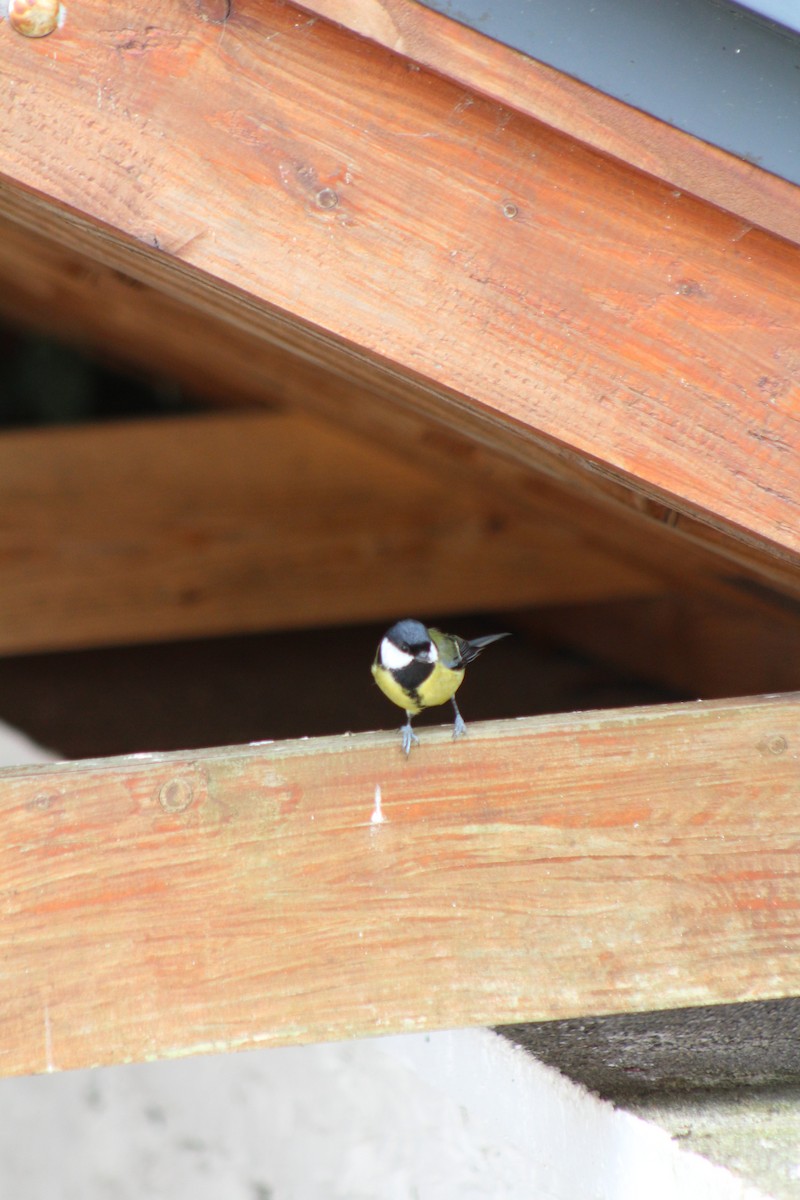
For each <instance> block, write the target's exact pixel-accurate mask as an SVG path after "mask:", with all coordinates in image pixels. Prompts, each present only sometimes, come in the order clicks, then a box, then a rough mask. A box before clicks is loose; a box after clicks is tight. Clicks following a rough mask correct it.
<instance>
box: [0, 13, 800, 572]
mask: <svg viewBox="0 0 800 1200" xmlns="http://www.w3.org/2000/svg"><path fill="white" fill-rule="evenodd" d="M203 15H204V14H203V10H202V6H201V7H200V8H196V7H194V6H189V5H186V6H178V5H173V4H168V3H166V2H165V3H161V4H157V5H156V6H155V8H152V7H151V8H149V9H148V10H147V12H145V11H144V10H138V11H135V12H133V13H132V12H131V10H130V9H129V7H128V6H126V5H123V4H122V3H121V0H115V2H113V3H101V2H100V0H86V3H84V4H82V5H81V6H80V9H76V10H75V11H74V12H73V13H72V14H71V15H70V14H69V13H68V14H67V20H66V21H65V24H64V26H63V28H62V29H60V30H58V31H57V32H56V33H54V34H53V35H52V36H51V37H50V38H46V39H42V40H41V41H40V42H31V41H26V40H24V39H21V38H19V37H17V36H16V35H15V34H14V33H13V31H11V30H10V28H9V27H8V24H7V23H5V24H3V25H0V76H2V78H3V79H5V80H6V81H10V80H13V81H14V86H13V88H12V87H9V88H8V96H9V103H7V104H5V105H3V106H0V172H2V174H3V175H4V176H5V180H6V181H5V183H4V184H3V185H2V186H0V212H2V213H4V214H5V216H6V217H7V218H8V219H9V220H11V221H12V222H14V223H17V224H20V225H23V226H24V227H26V228H28V229H29V230H31V231H33V232H34V233H36V234H42V235H44V236H51V237H55V238H56V239H57V240H59V241H61V242H64V243H66V244H68V245H69V246H71V247H72V248H77V249H79V250H83V251H84V252H85V253H86V254H88V255H89V256H94V257H96V258H100V259H101V260H103V261H105V262H107V263H109V264H110V265H112V266H115V267H119V268H121V269H123V270H124V271H125V272H126V273H128V274H129V275H132V276H134V277H136V278H140V279H143V280H145V281H147V282H150V283H152V284H154V285H156V286H157V287H158V288H160V289H161V290H163V291H166V292H168V293H169V294H171V295H174V296H179V297H180V298H181V299H182V301H183V302H184V303H186V304H189V305H191V306H193V307H195V308H196V309H198V310H200V311H202V312H206V313H213V314H214V316H215V318H217V319H219V320H221V321H223V322H227V323H228V324H230V325H231V326H232V327H234V328H240V329H241V328H245V329H247V330H249V331H250V332H252V333H253V334H255V335H257V337H258V338H260V339H262V341H263V342H264V343H265V344H270V345H272V346H273V347H274V346H276V345H277V346H278V347H279V348H281V349H282V350H283V351H289V352H291V353H292V354H294V355H295V356H296V357H297V358H299V359H300V360H301V361H304V362H307V361H310V362H312V363H314V364H317V365H320V366H322V367H324V368H325V370H327V371H329V372H331V373H332V374H334V375H336V376H337V377H338V378H339V379H341V378H343V377H349V378H350V380H351V389H352V391H353V392H354V393H356V392H357V391H358V389H359V385H360V384H361V383H362V382H364V383H367V384H368V385H369V386H370V387H371V388H372V389H373V390H378V391H381V390H382V393H383V395H384V396H385V398H386V401H387V402H388V401H392V402H396V403H399V404H403V405H408V406H414V407H415V408H416V409H417V410H418V411H421V412H425V413H427V414H428V415H429V416H430V417H431V418H433V419H434V420H435V421H436V422H438V423H439V424H440V425H444V426H449V427H453V428H457V429H458V430H459V431H460V432H461V433H464V434H466V435H467V436H468V437H470V438H471V439H473V440H475V441H478V442H482V443H484V444H491V445H493V446H495V447H497V448H499V449H501V450H503V452H505V453H507V454H509V455H511V456H513V457H514V458H515V459H516V460H517V461H518V462H526V463H528V464H531V465H536V466H537V467H539V468H542V469H544V470H547V471H549V472H551V473H553V474H554V475H557V476H559V477H562V478H563V477H564V476H565V475H566V476H567V477H568V478H571V477H572V475H574V474H578V475H579V476H581V478H582V480H583V481H584V483H585V484H587V485H589V486H591V485H592V484H593V483H595V482H596V484H597V486H598V487H599V488H600V489H601V490H602V488H603V487H605V486H607V485H609V484H610V486H612V487H613V488H617V489H620V490H623V491H624V490H626V489H627V495H628V497H629V499H630V500H631V501H632V502H636V500H638V497H639V495H640V493H644V494H645V495H646V496H647V497H649V498H651V499H653V498H654V499H656V500H657V501H659V502H665V503H666V504H667V505H669V506H670V507H672V508H673V509H674V510H675V511H676V512H677V513H679V514H681V515H683V514H689V516H690V517H692V518H695V519H698V520H700V521H701V522H703V523H705V524H706V525H707V526H709V527H712V528H713V529H715V530H717V531H721V533H722V534H723V536H724V537H725V538H728V539H730V538H731V537H735V538H739V539H741V540H742V542H743V543H744V544H745V545H746V546H757V547H759V548H760V549H761V550H763V551H765V552H766V553H768V554H772V555H775V556H778V557H783V558H784V560H785V561H787V562H789V563H790V564H792V566H793V568H794V569H795V570H796V566H797V563H798V561H800V533H798V530H799V529H800V520H798V518H799V517H800V481H799V480H798V473H797V471H796V458H797V450H798V427H797V419H796V407H797V396H798V387H797V372H798V361H799V360H798V343H797V333H796V331H797V328H798V316H799V315H800V296H799V295H798V292H797V288H796V279H797V274H798V266H800V250H798V248H796V247H790V246H787V244H786V243H785V242H782V241H781V240H780V239H778V238H775V237H772V236H769V235H766V234H764V233H761V232H759V231H757V230H753V229H752V227H751V223H750V222H747V221H743V220H742V219H739V218H734V217H732V216H729V215H725V214H723V213H721V212H719V211H717V210H715V209H713V208H711V207H710V206H708V205H707V204H703V203H701V202H699V201H697V200H695V199H692V198H690V197H687V196H685V195H678V194H676V192H675V190H674V189H670V187H668V186H667V185H665V184H662V183H659V182H657V181H655V180H653V179H651V178H648V177H646V176H644V175H643V174H638V173H636V172H635V171H633V170H631V169H630V168H627V167H625V166H624V165H622V164H621V163H619V162H615V161H612V160H611V159H610V158H609V157H607V156H606V155H603V154H600V153H597V152H594V151H592V150H589V149H587V148H586V147H584V146H582V145H579V144H578V143H577V142H575V141H574V140H572V139H570V138H568V137H566V136H565V135H563V134H561V133H559V132H557V131H554V130H552V129H549V128H546V127H544V126H543V125H542V124H541V123H539V122H537V121H534V120H532V119H531V118H529V117H527V116H524V115H522V114H518V113H515V112H512V111H510V110H509V109H507V108H503V107H501V106H499V105H498V104H496V103H494V102H491V101H488V100H486V99H484V98H481V97H480V96H478V95H477V94H474V93H470V92H466V91H465V90H464V88H463V86H461V85H457V84H454V83H452V82H450V81H448V80H446V79H443V78H441V77H439V76H436V75H434V74H432V73H428V72H426V71H422V70H416V69H411V67H410V66H409V64H408V62H407V61H405V60H404V59H402V58H400V57H398V56H395V55H392V54H391V53H389V52H387V51H385V50H383V49H382V48H380V47H378V46H376V45H374V44H372V43H369V42H367V41H365V40H364V39H361V38H358V37H356V36H355V35H353V34H351V33H348V32H347V31H344V30H342V29H340V28H337V27H335V26H332V25H329V24H327V23H326V22H324V21H321V20H316V21H315V20H314V19H313V18H308V17H306V16H304V15H301V14H300V13H299V12H298V11H297V10H295V9H293V8H292V7H290V6H287V5H280V4H277V3H263V2H259V3H255V0H242V3H240V4H238V5H236V6H235V7H234V8H233V10H232V13H231V16H230V19H229V20H227V21H226V22H224V23H223V24H215V23H213V22H212V21H208V20H204V19H203ZM64 111H68V112H69V115H70V119H69V120H68V121H64V120H63V119H62V117H61V114H62V113H63V112H64ZM26 186H29V187H31V188H34V189H38V191H39V193H41V194H40V195H39V196H38V197H37V196H35V195H33V194H31V193H29V192H27V191H26V190H25V188H26ZM42 196H44V197H46V199H43V198H42ZM62 203H63V204H66V205H69V206H72V211H71V212H65V211H64V210H63V209H61V208H60V207H59V205H60V204H62ZM325 400H326V398H325V397H323V398H322V399H321V401H320V403H324V402H325ZM355 403H356V404H358V399H356V400H355ZM347 404H348V399H347V396H345V398H344V400H339V399H338V398H337V402H336V403H335V404H334V403H333V401H329V404H328V411H329V413H330V414H332V415H336V416H340V414H341V411H342V409H344V408H346V407H347Z"/></svg>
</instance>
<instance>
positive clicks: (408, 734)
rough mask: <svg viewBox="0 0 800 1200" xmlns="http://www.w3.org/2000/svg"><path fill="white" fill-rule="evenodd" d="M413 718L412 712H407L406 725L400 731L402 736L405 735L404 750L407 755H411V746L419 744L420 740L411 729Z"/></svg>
mask: <svg viewBox="0 0 800 1200" xmlns="http://www.w3.org/2000/svg"><path fill="white" fill-rule="evenodd" d="M411 716H412V714H411V713H410V712H406V723H405V725H404V726H403V727H402V729H401V730H400V732H401V734H402V735H403V749H404V751H405V752H406V754H410V753H411V746H412V744H413V743H414V742H419V738H418V737H417V735H416V734H415V733H414V730H413V729H412V728H411Z"/></svg>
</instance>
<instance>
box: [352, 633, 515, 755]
mask: <svg viewBox="0 0 800 1200" xmlns="http://www.w3.org/2000/svg"><path fill="white" fill-rule="evenodd" d="M509 636H510V635H509V634H508V633H490V634H489V635H488V636H487V637H479V638H473V639H472V641H467V640H466V638H462V637H458V635H457V634H454V633H442V632H441V631H440V630H439V629H428V628H427V626H425V625H423V624H422V622H421V621H415V620H412V619H410V618H406V619H405V620H403V621H397V622H396V624H394V625H393V626H392V627H391V629H389V630H388V631H387V633H385V634H384V636H383V638H382V639H381V643H380V645H379V646H378V650H377V653H376V655H375V661H374V662H373V664H372V675H373V678H374V680H375V682H376V683H377V685H378V687H379V688H380V689H381V691H382V692H383V694H384V695H385V696H388V698H389V699H390V700H391V701H392V702H393V703H394V704H397V705H398V706H399V707H400V708H403V709H405V713H406V723H405V725H404V726H403V727H402V729H401V731H400V732H401V734H402V739H403V750H404V751H405V753H406V754H410V752H411V746H412V744H413V743H414V742H419V738H418V737H417V735H416V733H415V732H414V730H413V729H412V728H411V718H412V717H413V716H415V715H416V714H417V713H419V712H422V710H423V709H424V708H432V707H434V706H435V705H437V704H446V703H447V701H448V700H449V701H450V703H451V704H452V705H453V711H454V713H455V721H454V724H453V737H454V738H458V737H463V735H464V734H465V733H466V732H467V727H466V725H465V724H464V718H463V717H462V716H461V713H460V712H459V711H458V705H457V704H456V696H455V694H456V691H457V689H458V687H459V685H460V684H461V681H462V679H463V678H464V668H465V667H466V665H467V663H471V662H472V661H473V659H475V658H477V657H478V655H479V654H480V653H481V651H482V650H483V649H485V647H486V646H488V645H490V644H491V643H492V642H497V641H499V640H500V638H504V637H509Z"/></svg>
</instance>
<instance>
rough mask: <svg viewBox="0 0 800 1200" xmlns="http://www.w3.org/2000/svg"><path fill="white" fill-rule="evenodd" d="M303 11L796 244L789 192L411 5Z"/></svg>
mask: <svg viewBox="0 0 800 1200" xmlns="http://www.w3.org/2000/svg"><path fill="white" fill-rule="evenodd" d="M302 7H303V8H304V9H307V10H308V11H309V12H313V13H317V14H318V15H319V16H321V17H326V18H327V19H328V20H332V21H336V22H337V23H338V24H340V25H344V26H345V27H346V28H347V29H351V30H353V32H355V33H360V34H363V35H364V36H365V37H368V38H371V39H372V40H373V41H376V42H378V43H379V44H380V45H382V46H386V47H387V48H388V49H390V50H395V51H397V52H398V53H399V54H403V55H405V56H406V57H407V58H410V59H412V60H413V61H414V62H416V63H420V64H421V65H423V66H426V67H430V68H432V69H433V70H435V71H439V72H440V73H441V74H442V75H445V76H447V77H448V78H449V79H455V80H458V82H459V83H462V84H464V85H465V86H466V87H468V88H470V89H474V90H475V91H477V92H481V93H483V94H484V95H486V96H490V97H491V98H492V99H494V100H499V101H500V102H501V103H502V104H504V105H508V106H509V107H510V108H513V109H516V110H517V111H519V112H524V113H527V114H528V116H531V117H535V118H536V119H537V120H538V121H543V122H544V123H545V124H546V125H549V126H551V127H552V128H553V129H558V130H560V131H561V132H562V133H566V134H568V135H569V136H570V137H573V138H577V139H578V141H580V142H583V143H585V144H586V145H588V146H593V147H594V148H595V149H597V150H602V151H604V152H605V153H607V154H613V155H614V157H615V158H619V159H621V160H622V161H623V162H626V163H630V165H631V166H634V167H637V168H639V169H640V170H642V171H647V172H648V174H650V175H654V176H656V178H658V179H663V180H664V181H665V182H667V183H670V184H672V185H673V186H674V187H678V188H681V189H682V190H684V191H687V192H691V193H692V195H694V196H699V197H700V198H701V199H703V200H708V201H709V202H710V203H711V204H715V205H717V206H718V207H719V208H724V209H726V210H727V211H728V212H731V213H736V214H737V215H738V216H740V217H744V218H745V219H746V220H748V221H752V222H753V224H754V225H759V226H761V228H763V229H769V230H771V231H772V232H773V233H777V234H779V235H780V236H781V237H785V238H789V239H790V240H791V241H793V242H800V201H799V200H798V189H797V187H796V186H795V185H794V184H792V183H789V182H788V181H787V180H785V179H781V178H779V177H778V176H777V175H771V174H769V172H767V171H763V170H761V169H760V168H759V167H757V166H755V165H754V164H753V163H750V162H745V161H744V160H743V159H740V158H736V157H735V155H733V154H728V153H726V151H724V150H720V149H719V148H718V147H716V146H711V145H709V144H708V143H706V142H702V141H700V140H699V138H695V137H692V136H691V135H690V134H688V133H684V132H683V130H681V129H676V128H675V127H674V126H672V125H667V124H665V122H663V121H660V120H658V119H657V118H656V117H652V116H650V115H649V114H648V113H645V112H642V111H641V110H640V109H636V108H632V107H631V106H630V105H627V104H623V103H622V102H621V101H619V100H615V99H614V97H613V96H606V95H604V94H603V92H599V91H597V90H596V89H595V88H592V87H589V86H588V85H587V84H585V83H581V82H580V80H578V79H573V78H571V77H570V76H569V75H564V74H562V72H561V71H556V70H555V69H554V68H553V67H549V66H547V64H546V63H541V62H537V61H536V59H532V58H529V57H528V56H527V55H524V54H521V53H520V52H519V51H517V50H513V49H511V48H510V47H508V46H503V45H502V44H501V43H499V42H495V41H492V39H491V38H488V37H484V36H483V35H482V34H480V33H477V32H476V31H475V30H474V29H469V28H467V27H466V26H464V25H459V24H458V23H457V21H455V20H450V19H449V18H447V17H445V16H442V14H441V13H437V12H432V11H431V10H430V9H427V8H424V7H423V6H422V5H419V4H415V3H413V2H412V0H357V2H356V3H353V0H303V3H302Z"/></svg>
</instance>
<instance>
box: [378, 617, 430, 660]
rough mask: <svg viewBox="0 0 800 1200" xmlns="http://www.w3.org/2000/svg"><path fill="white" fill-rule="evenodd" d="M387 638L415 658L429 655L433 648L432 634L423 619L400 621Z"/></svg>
mask: <svg viewBox="0 0 800 1200" xmlns="http://www.w3.org/2000/svg"><path fill="white" fill-rule="evenodd" d="M386 640H387V641H389V642H391V643H392V645H393V646H397V648H398V650H402V651H403V653H404V654H410V655H411V656H412V657H413V658H418V657H422V656H427V655H428V654H429V652H430V648H431V639H430V635H429V633H428V631H427V629H426V628H425V626H424V625H423V624H422V622H421V621H413V620H411V619H410V618H407V619H406V620H404V621H398V622H397V624H396V625H393V626H392V628H391V629H390V630H389V632H388V633H387V634H386Z"/></svg>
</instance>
